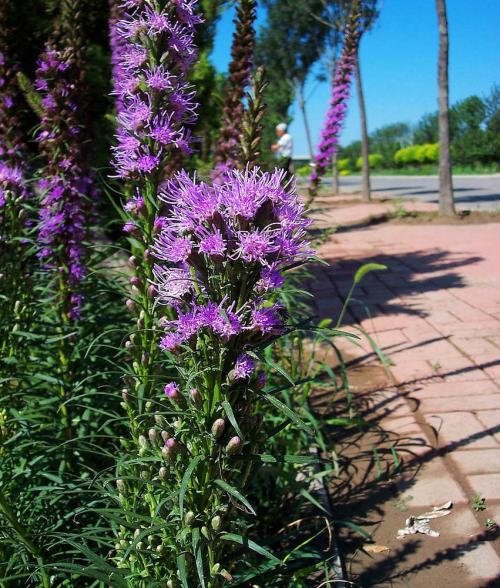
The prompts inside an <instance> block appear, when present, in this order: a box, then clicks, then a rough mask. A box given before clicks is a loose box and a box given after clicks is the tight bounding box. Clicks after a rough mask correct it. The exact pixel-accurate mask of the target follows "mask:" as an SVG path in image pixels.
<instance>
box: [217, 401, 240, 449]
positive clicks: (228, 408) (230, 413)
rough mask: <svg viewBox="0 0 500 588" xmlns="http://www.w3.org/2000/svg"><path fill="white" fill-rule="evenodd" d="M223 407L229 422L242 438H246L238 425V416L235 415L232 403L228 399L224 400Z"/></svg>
mask: <svg viewBox="0 0 500 588" xmlns="http://www.w3.org/2000/svg"><path fill="white" fill-rule="evenodd" d="M222 407H223V408H224V411H225V413H226V414H227V418H228V419H229V422H230V423H231V424H232V425H233V427H234V430H235V431H236V432H237V433H238V435H239V437H240V439H244V437H243V433H242V432H241V429H240V427H239V425H238V421H237V420H236V417H235V416H234V412H233V409H232V408H231V405H230V404H229V402H228V401H227V400H224V401H223V402H222Z"/></svg>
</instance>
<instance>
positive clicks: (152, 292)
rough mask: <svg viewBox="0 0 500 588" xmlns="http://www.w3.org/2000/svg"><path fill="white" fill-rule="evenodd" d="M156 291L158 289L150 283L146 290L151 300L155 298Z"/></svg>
mask: <svg viewBox="0 0 500 588" xmlns="http://www.w3.org/2000/svg"><path fill="white" fill-rule="evenodd" d="M157 293H158V291H157V289H156V286H154V285H153V284H151V285H150V286H149V287H148V290H147V295H148V298H150V299H151V300H154V299H155V298H156V295H157Z"/></svg>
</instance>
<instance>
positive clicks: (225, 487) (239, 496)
mask: <svg viewBox="0 0 500 588" xmlns="http://www.w3.org/2000/svg"><path fill="white" fill-rule="evenodd" d="M215 483H216V484H217V486H219V487H220V488H222V489H223V490H225V491H226V492H227V493H228V494H231V496H232V497H233V498H236V500H239V501H240V502H241V504H244V505H245V506H246V507H247V508H248V510H249V511H250V512H251V513H252V514H253V515H257V513H256V512H255V510H254V509H253V508H252V505H251V504H250V503H249V502H248V500H247V499H246V498H245V497H244V496H243V495H242V494H240V492H238V490H236V488H233V486H230V485H229V484H228V483H227V482H224V480H215Z"/></svg>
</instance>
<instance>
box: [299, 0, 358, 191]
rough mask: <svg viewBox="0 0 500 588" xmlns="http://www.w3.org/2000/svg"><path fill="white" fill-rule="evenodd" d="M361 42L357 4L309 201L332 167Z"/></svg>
mask: <svg viewBox="0 0 500 588" xmlns="http://www.w3.org/2000/svg"><path fill="white" fill-rule="evenodd" d="M359 40H360V25H359V4H358V3H354V4H353V8H352V10H351V14H350V15H349V21H348V23H347V27H346V30H345V34H344V46H343V49H342V54H341V56H340V59H339V61H338V63H337V65H336V68H335V74H334V77H333V84H332V98H331V100H330V107H329V109H328V111H327V113H326V118H325V122H324V125H323V130H322V132H321V143H320V144H319V147H318V154H317V155H316V158H315V162H314V170H313V172H312V174H311V177H310V182H311V183H310V186H309V201H310V202H311V201H312V199H313V198H314V196H315V195H316V194H317V191H318V188H319V184H320V181H321V177H322V176H324V175H325V173H326V172H327V171H328V169H329V167H330V166H331V162H332V157H333V155H334V153H336V152H337V149H338V143H339V138H340V132H341V130H342V126H343V123H344V120H345V117H346V114H347V101H348V99H349V89H350V85H351V78H352V76H353V71H354V66H355V64H356V59H357V53H358V46H359Z"/></svg>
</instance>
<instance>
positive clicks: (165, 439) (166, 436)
mask: <svg viewBox="0 0 500 588" xmlns="http://www.w3.org/2000/svg"><path fill="white" fill-rule="evenodd" d="M169 437H170V435H169V434H168V432H167V431H162V432H161V438H162V439H163V441H164V442H165V443H166V442H167V441H168V439H169Z"/></svg>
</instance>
